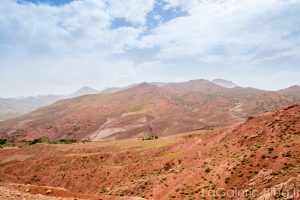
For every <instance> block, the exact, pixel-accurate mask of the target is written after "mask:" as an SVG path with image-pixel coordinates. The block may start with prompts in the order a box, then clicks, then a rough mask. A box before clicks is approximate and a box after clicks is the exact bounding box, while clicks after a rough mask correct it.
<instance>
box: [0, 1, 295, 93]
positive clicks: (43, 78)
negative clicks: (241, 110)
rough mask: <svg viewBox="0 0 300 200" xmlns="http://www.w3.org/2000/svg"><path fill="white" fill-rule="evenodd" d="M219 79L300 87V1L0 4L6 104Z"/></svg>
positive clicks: (0, 67) (1, 86)
mask: <svg viewBox="0 0 300 200" xmlns="http://www.w3.org/2000/svg"><path fill="white" fill-rule="evenodd" d="M215 78H223V79H227V80H231V81H233V82H235V83H237V84H239V85H240V86H243V87H255V88H261V89H266V90H277V89H281V88H286V87H288V86H292V85H300V0H126V1H124V0H1V1H0V97H5V98H7V97H15V96H31V95H45V94H68V93H71V92H72V91H75V90H77V89H79V88H80V87H83V86H90V87H94V88H96V89H104V88H106V87H113V86H126V85H129V84H132V83H138V82H179V81H187V80H192V79H208V80H212V79H215Z"/></svg>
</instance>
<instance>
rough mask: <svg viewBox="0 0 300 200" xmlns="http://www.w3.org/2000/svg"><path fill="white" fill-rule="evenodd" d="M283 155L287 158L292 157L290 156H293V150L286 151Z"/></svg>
mask: <svg viewBox="0 0 300 200" xmlns="http://www.w3.org/2000/svg"><path fill="white" fill-rule="evenodd" d="M282 156H283V157H286V158H290V157H292V152H291V151H288V152H286V153H283V154H282Z"/></svg>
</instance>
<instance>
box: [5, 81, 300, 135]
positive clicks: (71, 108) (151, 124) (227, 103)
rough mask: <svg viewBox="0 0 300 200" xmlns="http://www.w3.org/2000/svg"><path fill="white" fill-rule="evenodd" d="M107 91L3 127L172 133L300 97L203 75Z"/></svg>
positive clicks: (227, 121)
mask: <svg viewBox="0 0 300 200" xmlns="http://www.w3.org/2000/svg"><path fill="white" fill-rule="evenodd" d="M214 82H218V84H215V83H214ZM221 84H223V86H226V87H223V86H220V85H221ZM224 84H225V85H224ZM234 85H235V84H234ZM83 91H88V92H93V93H97V91H95V90H91V89H85V90H83ZM107 91H108V90H106V91H105V92H102V93H97V94H91V95H84V96H79V97H76V98H70V99H62V100H59V101H58V102H56V103H54V104H51V105H48V106H45V107H42V108H38V109H37V110H35V111H32V112H30V113H28V114H25V115H22V116H19V117H16V118H13V119H10V120H7V121H3V122H0V132H1V133H2V136H5V137H17V138H20V139H26V140H30V139H34V138H39V137H42V136H47V137H50V138H56V139H57V138H67V139H77V140H85V139H88V140H92V141H99V140H107V139H127V138H136V137H147V136H149V135H158V136H167V135H172V134H177V133H182V132H187V131H195V130H210V129H217V128H221V127H225V126H228V125H231V124H234V123H238V122H241V121H244V120H245V119H247V118H248V117H249V116H252V115H258V114H262V113H266V112H270V111H274V110H276V109H279V108H281V107H285V106H289V105H291V104H294V103H298V102H299V95H298V94H299V93H300V90H299V87H292V88H288V89H285V90H280V91H276V92H271V91H264V90H259V89H254V88H242V87H239V86H235V87H233V83H231V82H229V81H220V80H218V81H207V80H203V79H201V80H192V81H188V82H181V83H164V84H162V83H156V84H153V83H152V84H151V83H141V84H134V85H131V86H129V87H126V88H118V89H111V90H110V91H109V92H107ZM77 94H80V95H82V94H86V93H84V92H82V91H79V92H77Z"/></svg>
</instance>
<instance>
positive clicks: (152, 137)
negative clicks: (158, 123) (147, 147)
mask: <svg viewBox="0 0 300 200" xmlns="http://www.w3.org/2000/svg"><path fill="white" fill-rule="evenodd" d="M157 139H158V136H157V135H151V136H148V137H146V138H143V140H157Z"/></svg>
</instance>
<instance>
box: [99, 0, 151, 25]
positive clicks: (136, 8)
mask: <svg viewBox="0 0 300 200" xmlns="http://www.w3.org/2000/svg"><path fill="white" fill-rule="evenodd" d="M105 2H107V4H108V8H107V11H108V13H109V14H110V15H111V16H112V17H113V18H125V19H126V20H127V21H129V22H131V23H134V24H136V23H137V24H146V23H147V20H146V19H147V14H148V13H149V12H150V11H151V10H152V9H153V6H154V2H155V0H126V1H124V0H105Z"/></svg>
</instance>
